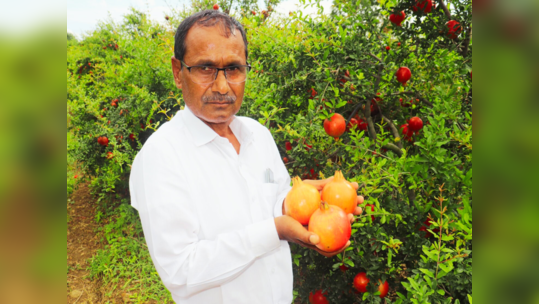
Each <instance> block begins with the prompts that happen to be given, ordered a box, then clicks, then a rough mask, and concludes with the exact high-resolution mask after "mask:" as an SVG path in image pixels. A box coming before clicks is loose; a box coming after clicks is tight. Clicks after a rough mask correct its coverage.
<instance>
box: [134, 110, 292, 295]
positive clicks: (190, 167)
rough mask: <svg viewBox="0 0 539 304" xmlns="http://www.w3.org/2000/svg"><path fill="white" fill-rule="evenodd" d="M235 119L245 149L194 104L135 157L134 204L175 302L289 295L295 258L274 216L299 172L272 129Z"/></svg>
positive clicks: (234, 126) (153, 258)
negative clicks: (269, 174) (285, 158)
mask: <svg viewBox="0 0 539 304" xmlns="http://www.w3.org/2000/svg"><path fill="white" fill-rule="evenodd" d="M230 128H231V129H232V131H233V132H234V134H235V135H236V138H237V139H238V140H239V142H240V144H241V148H240V154H239V155H238V154H237V153H236V150H235V149H234V147H233V146H232V144H231V143H230V142H229V141H228V139H226V138H223V137H220V136H219V135H218V134H217V133H215V132H214V131H213V130H212V129H211V128H210V127H208V126H207V125H206V124H204V123H203V122H202V121H201V120H200V119H199V118H197V117H196V116H194V114H193V113H192V112H191V111H190V110H189V109H188V108H187V107H186V108H185V110H182V111H180V112H178V114H177V115H176V116H175V117H174V118H173V119H172V120H171V121H170V122H167V123H165V124H164V125H163V126H161V128H159V130H158V131H157V132H155V133H154V134H153V135H152V136H151V137H150V138H149V139H148V141H147V142H146V143H145V145H144V147H143V148H142V150H141V151H140V152H139V153H138V155H137V157H136V158H135V161H134V163H133V166H132V171H131V178H130V191H131V201H132V205H133V207H134V208H135V209H137V210H138V211H139V214H140V218H141V222H142V227H143V230H144V235H145V237H146V242H147V244H148V248H149V251H150V255H151V257H152V260H153V263H154V265H155V267H156V269H157V272H158V273H159V275H160V277H161V279H162V281H163V283H164V285H165V286H166V287H167V288H168V290H169V291H170V292H171V293H172V297H173V299H174V301H175V302H176V303H178V304H195V303H196V304H221V303H222V304H241V303H246V304H257V303H261V304H266V303H267V304H270V303H271V304H275V303H278V304H281V303H282V304H290V303H291V302H292V298H293V274H292V257H291V254H290V247H289V245H288V242H286V241H280V240H279V236H278V234H277V229H276V227H275V222H274V217H278V216H281V215H282V204H283V200H284V198H285V197H286V194H287V193H288V191H290V189H291V187H290V176H289V174H288V172H287V170H286V167H285V166H284V164H283V162H282V160H281V157H280V154H279V151H278V150H277V146H276V145H275V141H274V140H273V137H272V136H271V133H270V132H269V130H268V129H266V128H265V127H264V126H262V125H261V124H260V123H258V122H257V121H255V120H253V119H250V118H246V117H235V118H234V120H233V122H232V123H231V124H230ZM268 168H270V169H271V170H272V171H273V175H274V183H265V179H264V177H265V174H264V173H265V171H266V169H268Z"/></svg>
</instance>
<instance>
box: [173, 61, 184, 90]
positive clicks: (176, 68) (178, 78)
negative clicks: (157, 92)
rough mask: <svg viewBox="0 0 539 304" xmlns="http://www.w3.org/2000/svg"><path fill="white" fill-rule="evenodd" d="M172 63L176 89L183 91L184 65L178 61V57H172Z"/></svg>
mask: <svg viewBox="0 0 539 304" xmlns="http://www.w3.org/2000/svg"><path fill="white" fill-rule="evenodd" d="M170 62H171V64H172V74H174V83H175V84H176V87H177V88H178V89H180V90H181V89H182V71H181V68H182V63H181V62H180V61H179V60H178V59H176V57H174V56H172V58H171V59H170Z"/></svg>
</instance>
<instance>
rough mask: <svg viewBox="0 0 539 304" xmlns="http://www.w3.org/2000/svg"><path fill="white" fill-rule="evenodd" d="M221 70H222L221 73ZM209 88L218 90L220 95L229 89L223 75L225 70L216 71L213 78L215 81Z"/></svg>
mask: <svg viewBox="0 0 539 304" xmlns="http://www.w3.org/2000/svg"><path fill="white" fill-rule="evenodd" d="M221 72H223V73H222V74H221ZM211 90H212V91H213V92H219V94H221V95H225V94H227V93H228V91H229V90H230V86H229V85H228V81H227V80H226V77H225V71H217V78H216V79H215V82H214V83H213V85H212V88H211Z"/></svg>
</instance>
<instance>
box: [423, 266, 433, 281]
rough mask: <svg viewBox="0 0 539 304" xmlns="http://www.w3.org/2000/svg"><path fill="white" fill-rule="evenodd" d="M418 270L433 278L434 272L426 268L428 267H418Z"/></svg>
mask: <svg viewBox="0 0 539 304" xmlns="http://www.w3.org/2000/svg"><path fill="white" fill-rule="evenodd" d="M419 271H421V272H422V273H424V274H426V275H428V276H429V277H431V278H433V279H434V272H432V271H430V270H428V269H421V268H420V269H419Z"/></svg>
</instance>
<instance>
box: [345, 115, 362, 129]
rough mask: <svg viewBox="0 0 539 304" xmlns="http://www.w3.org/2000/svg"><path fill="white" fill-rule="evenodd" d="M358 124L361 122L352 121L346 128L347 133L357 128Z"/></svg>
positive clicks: (353, 119)
mask: <svg viewBox="0 0 539 304" xmlns="http://www.w3.org/2000/svg"><path fill="white" fill-rule="evenodd" d="M358 124H359V122H358V121H357V119H355V118H352V119H350V122H349V123H348V125H347V126H346V131H348V130H352V129H354V128H357V125H358Z"/></svg>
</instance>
